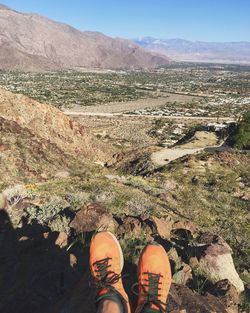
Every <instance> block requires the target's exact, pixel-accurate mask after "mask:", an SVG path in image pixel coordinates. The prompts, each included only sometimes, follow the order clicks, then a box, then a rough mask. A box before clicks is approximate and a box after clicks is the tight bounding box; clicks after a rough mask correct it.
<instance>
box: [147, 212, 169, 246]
mask: <svg viewBox="0 0 250 313" xmlns="http://www.w3.org/2000/svg"><path fill="white" fill-rule="evenodd" d="M150 219H151V221H152V222H153V226H154V228H155V232H156V233H157V234H158V235H159V236H160V237H161V238H163V239H166V240H170V237H171V230H172V224H173V222H171V221H166V220H164V219H159V218H158V217H155V216H152V217H151V218H150Z"/></svg>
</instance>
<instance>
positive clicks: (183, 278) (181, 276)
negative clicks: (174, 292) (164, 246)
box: [173, 264, 193, 285]
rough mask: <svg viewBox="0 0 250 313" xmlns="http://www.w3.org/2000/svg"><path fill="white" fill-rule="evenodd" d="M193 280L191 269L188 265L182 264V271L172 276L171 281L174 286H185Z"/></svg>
mask: <svg viewBox="0 0 250 313" xmlns="http://www.w3.org/2000/svg"><path fill="white" fill-rule="evenodd" d="M192 279H193V275H192V269H191V267H190V266H189V265H187V264H184V266H183V267H182V269H181V270H180V271H178V272H176V273H175V274H174V275H173V281H174V282H175V283H176V284H180V285H186V284H187V283H188V281H190V280H192Z"/></svg>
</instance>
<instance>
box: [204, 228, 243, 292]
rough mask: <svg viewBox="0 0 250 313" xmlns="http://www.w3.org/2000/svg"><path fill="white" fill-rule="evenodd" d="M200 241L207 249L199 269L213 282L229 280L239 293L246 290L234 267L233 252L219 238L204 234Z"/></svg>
mask: <svg viewBox="0 0 250 313" xmlns="http://www.w3.org/2000/svg"><path fill="white" fill-rule="evenodd" d="M200 241H201V242H204V244H206V247H205V249H204V251H203V253H202V256H201V258H200V260H199V267H200V269H201V271H202V272H203V273H204V274H205V276H206V277H207V278H208V279H209V280H210V281H211V282H214V283H216V282H219V281H220V280H224V279H228V280H229V281H230V282H231V284H232V285H234V286H235V288H236V289H237V291H238V292H242V291H243V290H244V284H243V282H242V280H241V279H240V277H239V275H238V273H237V272H236V269H235V267H234V263H233V258H232V250H231V248H230V247H229V245H228V244H227V243H226V242H225V241H224V240H223V239H222V238H221V237H219V236H216V235H213V234H209V233H206V234H203V235H202V236H201V237H200Z"/></svg>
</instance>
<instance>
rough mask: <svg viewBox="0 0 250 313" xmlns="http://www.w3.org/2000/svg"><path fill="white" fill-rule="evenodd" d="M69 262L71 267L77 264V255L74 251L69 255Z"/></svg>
mask: <svg viewBox="0 0 250 313" xmlns="http://www.w3.org/2000/svg"><path fill="white" fill-rule="evenodd" d="M69 264H70V266H71V267H74V266H75V265H77V257H76V256H75V255H74V254H73V253H70V255H69Z"/></svg>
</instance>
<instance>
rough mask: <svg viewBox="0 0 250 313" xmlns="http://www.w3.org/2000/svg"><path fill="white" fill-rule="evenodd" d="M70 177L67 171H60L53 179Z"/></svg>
mask: <svg viewBox="0 0 250 313" xmlns="http://www.w3.org/2000/svg"><path fill="white" fill-rule="evenodd" d="M69 176H70V173H69V172H67V171H60V172H57V173H56V174H55V178H59V179H63V178H67V177H69Z"/></svg>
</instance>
